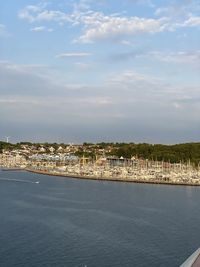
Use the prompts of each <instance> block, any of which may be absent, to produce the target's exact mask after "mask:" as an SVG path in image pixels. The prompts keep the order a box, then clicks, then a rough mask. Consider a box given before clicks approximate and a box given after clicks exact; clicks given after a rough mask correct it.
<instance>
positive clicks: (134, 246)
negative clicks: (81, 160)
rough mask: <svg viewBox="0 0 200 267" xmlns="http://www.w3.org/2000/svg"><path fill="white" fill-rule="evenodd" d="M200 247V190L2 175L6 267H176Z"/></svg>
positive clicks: (0, 235) (1, 250)
mask: <svg viewBox="0 0 200 267" xmlns="http://www.w3.org/2000/svg"><path fill="white" fill-rule="evenodd" d="M6 179H8V180H6ZM9 179H13V181H11V180H9ZM17 180H20V181H17ZM23 180H24V181H26V182H24V181H23ZM36 181H39V182H40V183H39V184H37V183H35V182H36ZM199 246H200V188H198V187H183V186H180V187H179V186H166V185H145V184H130V183H117V182H102V181H101V182H98V181H88V180H78V179H70V178H62V177H52V176H43V175H38V174H32V173H28V172H10V171H9V172H7V171H0V266H1V267H17V266H20V267H28V266H34V267H35V266H48V267H51V266H53V267H54V266H58V267H61V266H63V267H64V266H66V267H85V266H87V267H107V266H108V267H112V266H113V267H119V266H120V267H132V266H136V267H137V266H138V267H139V266H148V267H149V266H150V267H157V266H158V267H162V266H163V267H173V266H174V267H175V266H179V265H180V264H181V263H182V262H183V261H184V260H185V258H187V257H188V256H189V254H191V253H192V252H193V251H194V250H196V249H197V248H198V247H199Z"/></svg>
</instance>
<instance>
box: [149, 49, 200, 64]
mask: <svg viewBox="0 0 200 267" xmlns="http://www.w3.org/2000/svg"><path fill="white" fill-rule="evenodd" d="M146 56H147V57H150V58H152V57H153V58H155V59H158V60H160V61H163V62H167V63H178V64H182V63H187V64H199V63H200V50H199V51H191V52H187V51H179V52H168V53H167V52H156V51H155V52H151V53H149V54H147V55H146Z"/></svg>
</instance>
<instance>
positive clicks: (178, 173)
mask: <svg viewBox="0 0 200 267" xmlns="http://www.w3.org/2000/svg"><path fill="white" fill-rule="evenodd" d="M0 167H1V169H2V170H15V169H19V170H27V171H32V172H39V173H43V174H50V175H60V176H68V177H77V178H85V179H96V180H114V181H128V182H143V183H163V184H182V185H200V143H187V144H179V145H171V146H167V145H158V144H156V145H152V144H145V143H144V144H134V143H128V144H127V143H98V144H92V143H83V144H72V143H70V144H63V143H61V144H57V143H51V144H50V143H30V142H21V143H17V144H11V143H9V142H8V141H7V142H0Z"/></svg>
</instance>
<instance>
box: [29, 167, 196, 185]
mask: <svg viewBox="0 0 200 267" xmlns="http://www.w3.org/2000/svg"><path fill="white" fill-rule="evenodd" d="M26 171H28V172H32V173H38V174H42V175H50V176H59V177H66V178H67V177H68V178H75V179H85V180H97V181H114V182H128V183H142V184H162V185H177V186H178V185H179V186H200V184H199V183H192V182H175V181H164V180H146V179H132V178H127V177H104V176H102V177H96V176H91V175H90V176H86V175H78V174H75V175H73V174H67V173H59V172H50V171H45V170H36V169H30V168H26Z"/></svg>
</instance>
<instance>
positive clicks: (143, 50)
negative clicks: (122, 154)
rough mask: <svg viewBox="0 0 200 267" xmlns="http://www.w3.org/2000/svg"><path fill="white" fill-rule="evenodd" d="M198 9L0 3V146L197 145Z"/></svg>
mask: <svg viewBox="0 0 200 267" xmlns="http://www.w3.org/2000/svg"><path fill="white" fill-rule="evenodd" d="M199 44H200V1H195V0H182V1H180V0H176V1H175V0H174V1H158V0H123V1H119V0H115V1H114V0H100V1H94V0H77V1H75V0H68V1H64V0H60V1H55V0H49V1H48V0H40V1H37V0H35V1H29V0H18V1H12V0H7V1H1V3H0V80H1V83H0V122H1V131H0V139H2V140H3V139H5V137H4V136H7V135H9V136H11V140H12V141H13V142H16V141H22V140H30V141H40V142H43V141H55V142H66V143H67V142H75V143H80V142H84V141H89V142H99V141H127V142H128V141H131V142H150V143H179V142H188V141H199V133H200V119H199V114H200V75H199V73H200V48H199Z"/></svg>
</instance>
